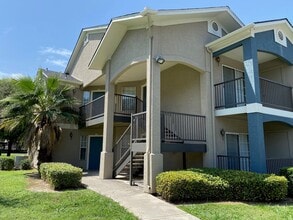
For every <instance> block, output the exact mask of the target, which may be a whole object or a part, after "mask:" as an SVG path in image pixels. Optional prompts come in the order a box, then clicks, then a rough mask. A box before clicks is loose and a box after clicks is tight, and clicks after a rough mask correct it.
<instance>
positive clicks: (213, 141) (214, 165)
mask: <svg viewBox="0 0 293 220" xmlns="http://www.w3.org/2000/svg"><path fill="white" fill-rule="evenodd" d="M206 49H207V52H208V53H209V54H210V77H211V85H210V86H211V89H210V91H211V97H210V98H211V107H212V111H211V117H212V130H213V131H212V132H213V133H212V136H213V138H212V145H213V157H214V158H213V167H216V166H217V162H216V160H217V151H216V135H215V134H216V131H215V129H216V125H215V105H214V103H215V97H214V93H215V90H214V75H213V72H214V63H213V52H212V51H211V50H210V49H209V48H208V47H206Z"/></svg>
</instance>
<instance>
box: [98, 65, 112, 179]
mask: <svg viewBox="0 0 293 220" xmlns="http://www.w3.org/2000/svg"><path fill="white" fill-rule="evenodd" d="M106 65H107V66H106V68H105V72H106V73H105V74H106V82H105V105H104V130H103V151H102V152H101V160H100V174H99V175H100V178H102V179H111V178H113V152H112V148H113V128H114V105H115V103H114V98H115V97H114V92H115V85H114V84H113V83H111V81H110V61H108V63H107V64H106Z"/></svg>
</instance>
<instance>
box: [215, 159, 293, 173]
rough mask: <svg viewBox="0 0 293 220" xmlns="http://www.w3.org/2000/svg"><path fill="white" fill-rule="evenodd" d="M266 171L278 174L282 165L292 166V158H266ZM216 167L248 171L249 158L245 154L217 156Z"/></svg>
mask: <svg viewBox="0 0 293 220" xmlns="http://www.w3.org/2000/svg"><path fill="white" fill-rule="evenodd" d="M266 164H267V173H275V174H278V173H279V171H280V169H281V168H283V167H289V166H293V158H267V160H266ZM217 167H218V168H220V169H226V170H243V171H250V158H249V157H245V156H227V155H218V156H217Z"/></svg>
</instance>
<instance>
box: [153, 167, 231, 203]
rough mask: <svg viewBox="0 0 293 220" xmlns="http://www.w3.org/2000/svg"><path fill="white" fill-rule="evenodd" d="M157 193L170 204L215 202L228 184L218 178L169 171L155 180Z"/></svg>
mask: <svg viewBox="0 0 293 220" xmlns="http://www.w3.org/2000/svg"><path fill="white" fill-rule="evenodd" d="M156 181H157V193H158V194H159V195H161V196H162V197H163V198H164V199H166V200H167V201H170V202H177V201H192V200H209V199H210V200H216V199H219V196H220V194H221V191H225V190H226V189H227V188H228V183H227V182H226V181H223V180H221V178H219V177H214V176H212V175H209V174H204V173H195V172H192V171H169V172H164V173H161V174H159V175H158V176H157V178H156Z"/></svg>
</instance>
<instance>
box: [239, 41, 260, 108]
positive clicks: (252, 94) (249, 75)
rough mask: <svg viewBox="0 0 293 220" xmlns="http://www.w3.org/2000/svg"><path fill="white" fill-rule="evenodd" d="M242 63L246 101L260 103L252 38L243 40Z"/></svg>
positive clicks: (256, 60) (255, 53) (254, 46)
mask: <svg viewBox="0 0 293 220" xmlns="http://www.w3.org/2000/svg"><path fill="white" fill-rule="evenodd" d="M243 63H244V71H245V94H246V103H247V104H250V103H260V102H261V98H260V84H259V69H258V58H257V48H256V45H255V39H254V38H249V39H247V40H245V41H243Z"/></svg>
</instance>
